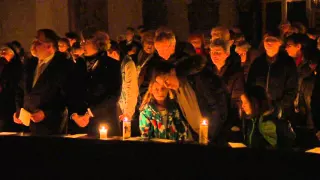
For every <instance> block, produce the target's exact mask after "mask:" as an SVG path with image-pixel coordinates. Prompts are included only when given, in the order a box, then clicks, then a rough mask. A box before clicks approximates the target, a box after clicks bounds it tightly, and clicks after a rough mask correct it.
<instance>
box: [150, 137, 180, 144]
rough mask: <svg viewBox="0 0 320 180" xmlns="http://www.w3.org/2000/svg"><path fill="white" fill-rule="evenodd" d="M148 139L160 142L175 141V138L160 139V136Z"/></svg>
mask: <svg viewBox="0 0 320 180" xmlns="http://www.w3.org/2000/svg"><path fill="white" fill-rule="evenodd" d="M150 141H153V142H161V143H175V142H176V141H175V140H171V139H160V138H152V139H150Z"/></svg>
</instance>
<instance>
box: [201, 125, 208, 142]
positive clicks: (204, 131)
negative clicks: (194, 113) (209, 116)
mask: <svg viewBox="0 0 320 180" xmlns="http://www.w3.org/2000/svg"><path fill="white" fill-rule="evenodd" d="M199 144H203V145H207V144H208V121H207V120H206V119H204V120H202V122H201V124H200V133H199Z"/></svg>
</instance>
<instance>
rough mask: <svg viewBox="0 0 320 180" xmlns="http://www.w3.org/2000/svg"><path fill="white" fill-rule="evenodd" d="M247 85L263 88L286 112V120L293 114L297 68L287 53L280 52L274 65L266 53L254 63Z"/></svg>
mask: <svg viewBox="0 0 320 180" xmlns="http://www.w3.org/2000/svg"><path fill="white" fill-rule="evenodd" d="M247 85H248V86H255V85H258V86H262V87H263V88H264V89H265V90H266V91H267V93H268V94H269V96H270V98H271V99H272V100H273V101H275V103H276V104H277V105H279V106H280V107H281V108H282V109H283V110H284V118H285V117H287V116H289V115H290V114H291V112H292V110H293V102H294V99H295V97H296V94H297V88H298V73H297V67H296V65H295V63H294V61H293V59H292V58H291V57H289V56H288V55H287V54H286V53H282V52H280V53H279V54H278V55H277V58H276V60H275V61H274V62H273V63H269V61H268V60H267V55H266V54H265V53H264V54H262V55H261V56H259V57H258V58H257V59H256V60H255V61H254V62H253V63H252V65H251V67H250V70H249V74H248V80H247Z"/></svg>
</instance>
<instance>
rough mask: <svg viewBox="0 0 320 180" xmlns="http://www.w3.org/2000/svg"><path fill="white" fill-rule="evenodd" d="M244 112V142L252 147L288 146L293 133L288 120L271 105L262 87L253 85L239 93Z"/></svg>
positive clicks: (278, 109) (280, 111) (290, 143)
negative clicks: (243, 92) (244, 91)
mask: <svg viewBox="0 0 320 180" xmlns="http://www.w3.org/2000/svg"><path fill="white" fill-rule="evenodd" d="M241 103H242V111H243V112H244V116H243V117H242V118H243V126H244V127H243V129H244V133H243V134H244V139H245V143H246V144H247V145H248V146H249V147H253V148H281V147H290V146H291V145H292V141H293V139H294V138H295V133H294V132H293V129H292V128H291V125H290V123H289V122H288V121H286V120H283V119H282V118H281V116H282V110H281V109H280V108H277V107H276V106H273V103H272V102H271V100H270V98H269V97H268V96H267V93H266V92H265V90H264V88H262V87H260V86H253V87H251V88H250V89H248V90H247V91H246V93H245V94H243V95H241Z"/></svg>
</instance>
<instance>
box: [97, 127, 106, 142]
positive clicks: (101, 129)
mask: <svg viewBox="0 0 320 180" xmlns="http://www.w3.org/2000/svg"><path fill="white" fill-rule="evenodd" d="M99 132H100V139H107V138H108V129H106V128H105V127H104V126H102V127H101V128H100V129H99Z"/></svg>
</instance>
